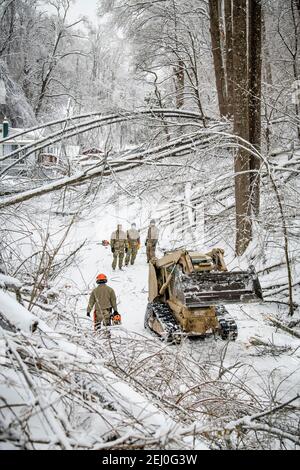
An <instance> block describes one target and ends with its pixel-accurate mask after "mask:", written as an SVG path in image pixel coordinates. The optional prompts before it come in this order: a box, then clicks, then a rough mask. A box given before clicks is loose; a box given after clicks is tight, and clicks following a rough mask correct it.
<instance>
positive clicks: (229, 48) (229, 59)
mask: <svg viewBox="0 0 300 470" xmlns="http://www.w3.org/2000/svg"><path fill="white" fill-rule="evenodd" d="M224 11H225V31H226V41H225V56H226V84H227V112H228V116H229V117H230V116H232V115H233V92H234V90H233V77H232V74H233V44H232V0H225V4H224Z"/></svg>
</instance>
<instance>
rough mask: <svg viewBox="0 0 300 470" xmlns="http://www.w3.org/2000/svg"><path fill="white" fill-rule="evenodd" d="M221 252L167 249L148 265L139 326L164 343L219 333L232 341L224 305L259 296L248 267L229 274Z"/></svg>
mask: <svg viewBox="0 0 300 470" xmlns="http://www.w3.org/2000/svg"><path fill="white" fill-rule="evenodd" d="M223 255H224V250H222V249H220V248H214V249H213V250H212V251H210V252H209V253H205V254H203V253H198V252H192V251H182V250H179V251H172V252H168V253H167V254H166V255H165V256H164V257H163V258H161V259H157V258H153V259H152V260H151V261H150V263H149V303H148V305H147V310H146V314H145V327H146V328H147V329H150V330H151V331H152V332H154V333H156V334H157V335H158V336H160V337H161V338H163V339H165V340H167V341H175V342H180V341H181V338H182V337H183V336H191V337H201V338H205V337H206V336H210V335H219V336H220V337H221V338H222V339H224V340H227V339H230V340H235V339H236V337H237V334H238V333H237V325H236V323H235V321H234V320H233V318H231V317H230V315H229V313H228V311H227V310H226V308H225V306H224V304H230V303H249V302H257V301H260V300H262V291H261V287H260V283H259V280H258V277H257V274H256V273H255V270H254V268H253V267H250V268H249V270H248V271H232V272H229V271H228V270H227V267H226V265H225V262H224V256H223Z"/></svg>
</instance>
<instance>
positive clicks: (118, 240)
mask: <svg viewBox="0 0 300 470" xmlns="http://www.w3.org/2000/svg"><path fill="white" fill-rule="evenodd" d="M110 246H111V249H112V250H114V251H120V250H122V251H123V250H124V249H125V248H128V240H127V235H126V233H125V232H123V230H116V231H115V232H113V233H112V234H111V239H110Z"/></svg>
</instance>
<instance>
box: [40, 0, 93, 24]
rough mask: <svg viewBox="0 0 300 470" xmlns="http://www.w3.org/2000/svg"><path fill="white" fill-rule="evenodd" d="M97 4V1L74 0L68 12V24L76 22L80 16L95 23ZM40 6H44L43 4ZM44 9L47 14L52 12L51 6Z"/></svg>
mask: <svg viewBox="0 0 300 470" xmlns="http://www.w3.org/2000/svg"><path fill="white" fill-rule="evenodd" d="M97 4H98V1H97V0H75V1H74V2H72V3H71V6H70V10H69V12H68V23H71V22H73V21H76V20H77V19H78V18H80V17H82V16H86V17H87V18H88V19H89V20H90V21H92V22H96V21H97V17H96V11H97ZM42 5H43V6H45V4H44V3H43V4H42ZM46 9H47V10H48V11H49V12H53V7H52V6H48V7H46Z"/></svg>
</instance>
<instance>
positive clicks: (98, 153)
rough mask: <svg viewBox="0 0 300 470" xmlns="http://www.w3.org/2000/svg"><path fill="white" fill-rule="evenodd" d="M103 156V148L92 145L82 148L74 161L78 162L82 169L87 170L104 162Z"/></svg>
mask: <svg viewBox="0 0 300 470" xmlns="http://www.w3.org/2000/svg"><path fill="white" fill-rule="evenodd" d="M103 157H104V151H103V150H101V149H99V148H96V147H91V148H86V149H84V150H82V151H81V153H80V154H79V155H77V157H76V158H75V159H73V161H74V162H76V163H77V164H78V165H79V166H80V168H81V169H82V170H86V169H88V168H91V167H93V166H96V165H97V164H98V163H100V162H102V160H103Z"/></svg>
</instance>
